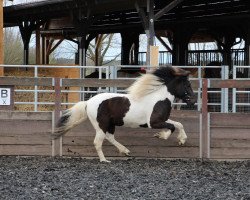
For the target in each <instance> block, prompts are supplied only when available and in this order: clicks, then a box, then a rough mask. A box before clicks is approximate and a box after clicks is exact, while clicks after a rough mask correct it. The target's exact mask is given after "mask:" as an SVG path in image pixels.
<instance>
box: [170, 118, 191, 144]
mask: <svg viewBox="0 0 250 200" xmlns="http://www.w3.org/2000/svg"><path fill="white" fill-rule="evenodd" d="M167 123H171V124H173V125H174V127H175V128H176V129H177V130H178V132H179V133H178V136H177V139H178V140H179V145H183V144H185V142H186V140H187V135H186V133H185V130H184V127H183V125H182V124H181V123H180V122H176V121H173V120H171V119H168V120H167Z"/></svg>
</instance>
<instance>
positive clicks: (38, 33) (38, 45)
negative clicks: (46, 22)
mask: <svg viewBox="0 0 250 200" xmlns="http://www.w3.org/2000/svg"><path fill="white" fill-rule="evenodd" d="M40 39H41V37H40V29H37V30H36V64H37V65H40V64H41V45H40Z"/></svg>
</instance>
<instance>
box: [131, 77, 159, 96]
mask: <svg viewBox="0 0 250 200" xmlns="http://www.w3.org/2000/svg"><path fill="white" fill-rule="evenodd" d="M163 85H164V83H163V82H162V81H161V79H160V78H159V77H158V76H156V75H154V74H152V73H149V74H144V75H142V76H141V77H140V78H138V79H137V80H136V81H135V82H134V83H133V84H132V85H131V86H130V87H129V88H128V89H127V92H128V94H130V95H131V96H132V97H133V98H134V99H140V98H141V97H143V96H146V95H148V94H150V93H152V92H154V91H156V90H158V89H160V88H161V87H162V86H163Z"/></svg>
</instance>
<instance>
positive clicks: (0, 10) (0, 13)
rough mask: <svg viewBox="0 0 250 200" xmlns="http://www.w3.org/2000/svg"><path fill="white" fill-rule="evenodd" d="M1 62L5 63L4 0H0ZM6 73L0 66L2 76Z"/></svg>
mask: <svg viewBox="0 0 250 200" xmlns="http://www.w3.org/2000/svg"><path fill="white" fill-rule="evenodd" d="M0 4H1V5H0V64H3V63H4V58H3V52H4V48H3V0H0ZM3 75H4V68H3V67H0V76H3Z"/></svg>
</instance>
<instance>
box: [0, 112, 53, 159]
mask: <svg viewBox="0 0 250 200" xmlns="http://www.w3.org/2000/svg"><path fill="white" fill-rule="evenodd" d="M0 121H1V123H0V155H22V156H24V155H25V156H27V155H29V156H30V155H32V156H33V155H46V156H50V155H51V148H52V147H51V128H52V113H51V112H10V111H1V112H0Z"/></svg>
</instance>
